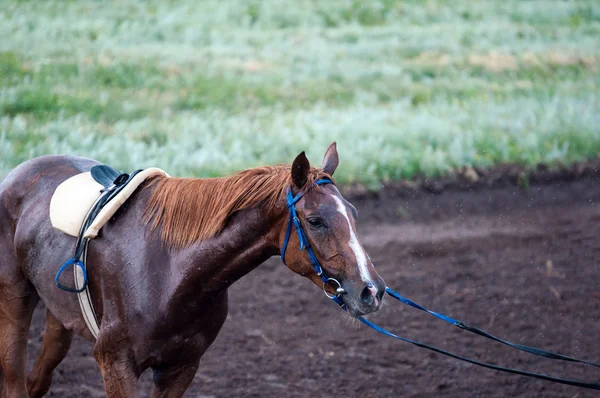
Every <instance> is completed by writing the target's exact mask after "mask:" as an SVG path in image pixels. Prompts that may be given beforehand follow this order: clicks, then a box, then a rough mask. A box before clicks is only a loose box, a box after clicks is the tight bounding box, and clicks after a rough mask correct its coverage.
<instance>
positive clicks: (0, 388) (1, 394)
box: [0, 366, 6, 398]
mask: <svg viewBox="0 0 600 398" xmlns="http://www.w3.org/2000/svg"><path fill="white" fill-rule="evenodd" d="M0 398H6V390H5V389H4V373H2V366H0Z"/></svg>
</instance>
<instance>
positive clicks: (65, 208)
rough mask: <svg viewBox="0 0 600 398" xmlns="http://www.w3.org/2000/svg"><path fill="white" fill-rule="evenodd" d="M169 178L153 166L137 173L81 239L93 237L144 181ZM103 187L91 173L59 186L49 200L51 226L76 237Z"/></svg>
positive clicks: (70, 179) (82, 174) (77, 176)
mask: <svg viewBox="0 0 600 398" xmlns="http://www.w3.org/2000/svg"><path fill="white" fill-rule="evenodd" d="M156 175H163V176H166V177H169V175H168V174H167V173H166V172H164V171H163V170H161V169H158V168H155V167H152V168H149V169H146V170H143V171H141V172H139V173H138V174H136V175H135V176H134V177H133V178H132V180H131V181H130V182H129V184H127V186H126V187H125V188H123V189H122V190H121V191H120V192H119V193H118V194H117V196H115V197H114V198H113V199H112V200H111V201H110V202H108V203H107V204H106V206H104V207H103V208H102V210H101V211H100V213H99V214H98V216H97V217H96V218H95V220H94V222H93V223H92V225H90V226H89V228H88V229H87V230H86V231H85V234H84V237H86V238H90V239H92V238H95V237H96V236H97V235H98V232H99V231H100V229H101V228H102V227H103V226H104V224H106V223H107V222H108V220H110V218H111V217H112V216H113V215H114V214H115V213H116V212H117V210H118V209H119V207H121V205H123V203H125V201H126V200H127V199H128V198H129V197H130V196H131V195H132V194H133V193H134V192H135V190H136V189H137V187H138V186H140V184H141V183H142V182H144V181H145V180H146V179H147V178H150V177H153V176H156ZM102 189H103V186H102V185H100V184H98V183H97V182H96V180H94V178H93V177H92V175H91V173H90V172H89V171H88V172H85V173H81V174H77V175H74V176H73V177H71V178H69V179H67V180H65V181H64V182H63V183H61V184H60V185H59V186H58V187H57V188H56V190H55V191H54V194H53V195H52V199H51V200H50V222H51V223H52V226H53V227H54V228H56V229H58V230H60V231H62V232H64V233H66V234H68V235H71V236H74V237H77V236H79V231H80V230H81V226H82V225H83V222H84V221H85V217H86V216H87V214H88V212H89V211H90V209H91V207H92V205H93V204H94V202H95V201H96V200H97V199H98V197H99V196H100V194H101V192H100V191H101V190H102Z"/></svg>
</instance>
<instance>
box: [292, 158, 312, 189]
mask: <svg viewBox="0 0 600 398" xmlns="http://www.w3.org/2000/svg"><path fill="white" fill-rule="evenodd" d="M309 172H310V163H309V162H308V159H307V158H306V154H305V153H304V151H302V152H301V153H300V155H298V156H296V159H294V163H292V182H293V183H294V185H295V186H296V187H297V188H302V187H303V186H304V184H305V183H306V179H307V178H308V173H309Z"/></svg>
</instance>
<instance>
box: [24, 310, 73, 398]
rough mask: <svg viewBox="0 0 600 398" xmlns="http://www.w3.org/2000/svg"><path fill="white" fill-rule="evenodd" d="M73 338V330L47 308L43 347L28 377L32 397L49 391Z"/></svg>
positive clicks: (28, 386)
mask: <svg viewBox="0 0 600 398" xmlns="http://www.w3.org/2000/svg"><path fill="white" fill-rule="evenodd" d="M72 340H73V332H72V331H69V330H67V329H65V327H64V326H63V325H62V323H60V321H59V320H58V319H56V318H55V317H54V315H52V313H51V312H50V311H49V310H47V309H46V330H45V331H44V340H43V341H42V348H41V349H40V354H39V355H38V357H37V359H36V361H35V365H33V369H32V371H31V373H29V377H28V379H27V391H28V392H29V397H30V398H37V397H43V396H44V395H45V394H46V392H48V389H49V388H50V384H52V372H53V371H54V369H55V368H56V367H57V366H58V364H59V363H61V361H62V360H63V359H64V358H65V356H66V355H67V352H69V348H70V347H71V341H72Z"/></svg>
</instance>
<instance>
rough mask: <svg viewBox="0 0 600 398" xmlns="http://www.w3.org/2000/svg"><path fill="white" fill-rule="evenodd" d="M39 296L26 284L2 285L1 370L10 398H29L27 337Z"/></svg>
mask: <svg viewBox="0 0 600 398" xmlns="http://www.w3.org/2000/svg"><path fill="white" fill-rule="evenodd" d="M37 301H38V296H37V294H36V293H35V292H34V291H32V290H31V289H30V288H29V286H27V284H26V282H25V281H24V280H19V281H15V282H14V283H11V284H5V283H2V284H0V366H1V367H2V370H3V373H4V388H5V394H6V397H7V398H27V397H28V394H27V387H26V384H25V376H26V373H25V372H26V364H27V336H28V334H29V326H30V324H31V316H32V315H33V310H34V308H35V305H36V303H37Z"/></svg>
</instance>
